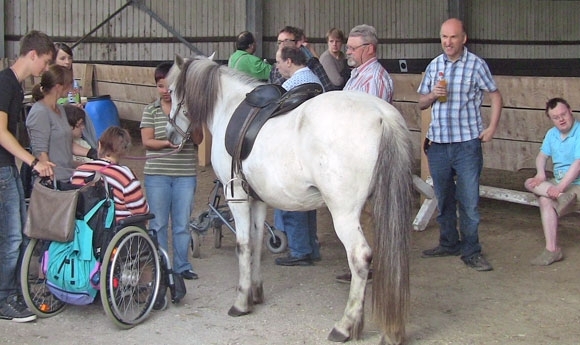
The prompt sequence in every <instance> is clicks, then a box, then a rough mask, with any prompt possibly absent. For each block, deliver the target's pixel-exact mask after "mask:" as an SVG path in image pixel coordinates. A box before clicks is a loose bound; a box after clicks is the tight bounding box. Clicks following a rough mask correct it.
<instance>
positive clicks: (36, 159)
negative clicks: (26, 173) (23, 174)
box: [30, 157, 38, 169]
mask: <svg viewBox="0 0 580 345" xmlns="http://www.w3.org/2000/svg"><path fill="white" fill-rule="evenodd" d="M36 163H38V158H36V157H35V158H34V160H33V161H32V163H30V169H34V166H36Z"/></svg>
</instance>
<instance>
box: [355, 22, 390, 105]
mask: <svg viewBox="0 0 580 345" xmlns="http://www.w3.org/2000/svg"><path fill="white" fill-rule="evenodd" d="M378 42H379V40H378V38H377V30H375V28H374V27H372V26H370V25H366V24H363V25H357V26H355V27H354V28H353V29H352V30H350V33H349V35H348V41H347V42H346V62H347V64H348V65H349V66H350V67H354V69H353V70H352V72H351V75H350V79H349V80H348V82H347V83H346V85H345V86H344V90H354V91H362V92H366V93H368V94H371V95H375V96H377V97H379V98H381V99H384V100H385V101H387V102H389V103H391V102H392V101H393V80H392V79H391V76H390V75H389V73H388V72H387V70H386V69H385V68H384V67H383V66H382V65H381V64H380V62H379V60H378V59H377V44H378Z"/></svg>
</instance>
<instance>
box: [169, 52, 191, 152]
mask: <svg viewBox="0 0 580 345" xmlns="http://www.w3.org/2000/svg"><path fill="white" fill-rule="evenodd" d="M184 64H185V60H184V59H183V58H182V57H181V56H179V55H176V57H175V61H174V62H173V66H172V67H171V69H170V70H169V73H168V74H167V76H166V79H167V83H168V84H169V92H170V94H171V112H170V113H169V119H168V121H167V125H166V126H165V131H166V133H167V139H168V140H169V141H170V142H171V143H172V144H174V145H181V144H183V143H185V141H186V139H187V138H189V133H190V132H191V121H190V119H189V117H188V116H187V108H186V107H185V104H184V97H183V95H180V96H178V95H177V93H176V92H175V88H176V83H177V80H178V77H179V75H180V73H181V70H182V69H183V65H184ZM180 90H181V89H180ZM180 92H181V91H180ZM181 93H183V92H181Z"/></svg>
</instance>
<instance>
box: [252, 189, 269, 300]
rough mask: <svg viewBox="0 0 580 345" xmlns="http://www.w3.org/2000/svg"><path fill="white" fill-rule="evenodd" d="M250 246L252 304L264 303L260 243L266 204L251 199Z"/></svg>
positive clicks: (262, 240) (262, 241)
mask: <svg viewBox="0 0 580 345" xmlns="http://www.w3.org/2000/svg"><path fill="white" fill-rule="evenodd" d="M251 214H252V219H251V227H250V231H251V232H250V246H251V250H252V257H251V260H252V261H251V265H252V266H251V271H252V277H251V279H252V298H253V302H254V304H262V303H264V288H263V285H262V271H261V269H260V268H261V262H262V243H264V221H265V220H266V204H265V203H263V202H261V201H255V200H253V201H252V203H251Z"/></svg>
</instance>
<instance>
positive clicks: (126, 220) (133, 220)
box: [117, 213, 155, 227]
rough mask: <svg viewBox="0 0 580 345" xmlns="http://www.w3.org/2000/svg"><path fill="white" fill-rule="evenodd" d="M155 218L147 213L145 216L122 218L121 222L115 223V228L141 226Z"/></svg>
mask: <svg viewBox="0 0 580 345" xmlns="http://www.w3.org/2000/svg"><path fill="white" fill-rule="evenodd" d="M153 218H155V215H154V214H153V213H147V214H138V215H135V216H129V217H127V218H123V219H121V220H119V221H118V222H117V227H125V226H129V225H135V224H142V223H145V222H146V221H148V220H150V219H153Z"/></svg>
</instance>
